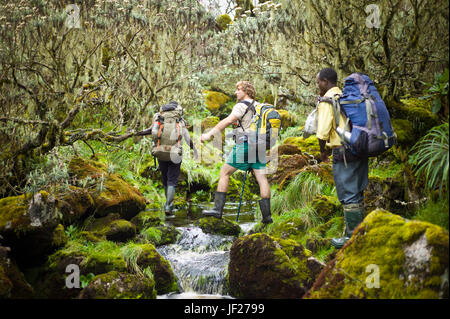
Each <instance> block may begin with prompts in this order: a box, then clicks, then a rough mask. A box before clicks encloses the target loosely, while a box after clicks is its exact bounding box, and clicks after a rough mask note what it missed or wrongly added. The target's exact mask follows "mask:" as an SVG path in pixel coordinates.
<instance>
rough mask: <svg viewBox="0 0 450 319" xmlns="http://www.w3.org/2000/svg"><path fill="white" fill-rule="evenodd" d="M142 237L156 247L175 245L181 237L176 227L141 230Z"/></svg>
mask: <svg viewBox="0 0 450 319" xmlns="http://www.w3.org/2000/svg"><path fill="white" fill-rule="evenodd" d="M140 235H141V236H143V237H144V238H145V240H147V241H149V242H151V243H152V244H153V245H155V246H162V245H169V244H175V243H176V242H177V240H178V238H179V236H180V235H181V233H180V231H179V230H177V229H176V228H175V227H174V226H170V225H169V226H163V225H161V226H157V227H147V228H144V229H142V230H141V232H140Z"/></svg>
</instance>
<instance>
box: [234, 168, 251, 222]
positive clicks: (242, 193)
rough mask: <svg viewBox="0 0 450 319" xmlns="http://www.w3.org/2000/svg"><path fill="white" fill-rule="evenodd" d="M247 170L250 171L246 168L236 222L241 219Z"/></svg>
mask: <svg viewBox="0 0 450 319" xmlns="http://www.w3.org/2000/svg"><path fill="white" fill-rule="evenodd" d="M247 172H248V170H246V171H245V174H244V183H243V184H242V191H241V197H240V198H239V206H238V212H237V216H236V222H238V221H239V212H240V211H241V204H242V195H244V187H245V180H246V179H247Z"/></svg>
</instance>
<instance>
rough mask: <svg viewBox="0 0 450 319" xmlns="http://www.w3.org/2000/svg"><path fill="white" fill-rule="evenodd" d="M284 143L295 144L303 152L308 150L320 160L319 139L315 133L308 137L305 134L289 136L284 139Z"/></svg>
mask: <svg viewBox="0 0 450 319" xmlns="http://www.w3.org/2000/svg"><path fill="white" fill-rule="evenodd" d="M283 144H291V145H295V146H297V147H298V148H300V150H301V151H302V152H303V153H305V152H306V153H308V154H310V155H312V156H313V157H314V158H315V159H316V160H320V147H319V140H318V139H317V137H316V136H315V135H311V136H310V137H308V138H304V137H303V136H292V137H288V138H287V139H285V140H284V141H283Z"/></svg>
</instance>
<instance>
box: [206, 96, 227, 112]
mask: <svg viewBox="0 0 450 319" xmlns="http://www.w3.org/2000/svg"><path fill="white" fill-rule="evenodd" d="M204 94H205V99H206V108H207V109H208V110H210V111H211V112H216V111H218V110H219V109H220V107H221V106H222V105H223V104H225V103H226V102H228V101H230V100H231V97H229V96H228V95H226V94H224V93H222V92H215V91H205V92H204Z"/></svg>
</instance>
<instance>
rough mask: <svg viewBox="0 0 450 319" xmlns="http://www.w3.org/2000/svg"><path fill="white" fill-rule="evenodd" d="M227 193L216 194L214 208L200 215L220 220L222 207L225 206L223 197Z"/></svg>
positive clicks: (205, 210)
mask: <svg viewBox="0 0 450 319" xmlns="http://www.w3.org/2000/svg"><path fill="white" fill-rule="evenodd" d="M226 195H227V193H225V192H216V196H215V198H214V208H213V209H204V210H203V211H202V214H203V215H204V216H208V217H209V216H213V217H216V218H222V212H223V207H224V206H225V197H226Z"/></svg>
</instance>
